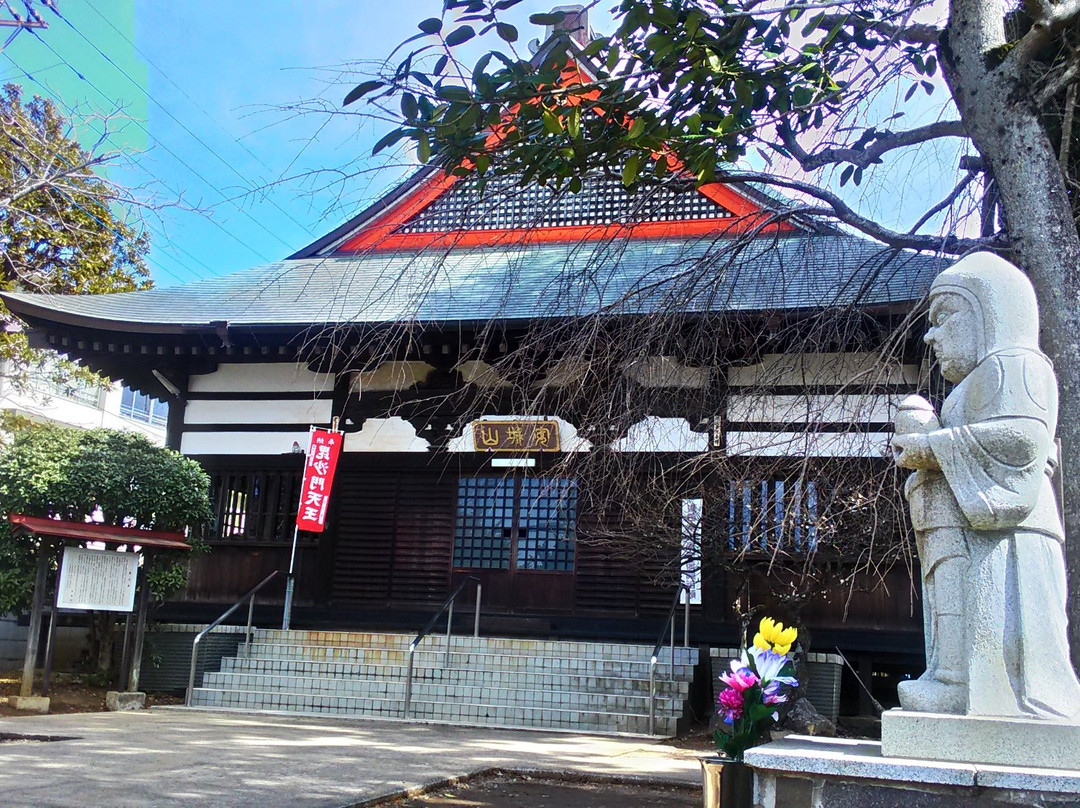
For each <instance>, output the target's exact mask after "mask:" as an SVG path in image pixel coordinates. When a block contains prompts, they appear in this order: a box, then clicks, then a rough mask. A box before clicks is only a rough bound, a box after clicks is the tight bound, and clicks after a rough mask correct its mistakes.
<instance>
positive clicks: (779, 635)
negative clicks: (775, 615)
mask: <svg viewBox="0 0 1080 808" xmlns="http://www.w3.org/2000/svg"><path fill="white" fill-rule="evenodd" d="M797 636H799V630H798V629H797V628H795V627H794V626H792V627H791V628H784V624H783V623H777V622H776V621H774V620H773V619H772V618H771V617H763V618H762V619H761V624H760V625H759V626H758V633H757V634H755V635H754V647H755V648H757V649H759V650H761V651H774V652H776V653H777V654H780V655H781V656H784V655H785V654H787V653H788V651H790V650H791V646H792V643H794V642H795V638H796V637H797Z"/></svg>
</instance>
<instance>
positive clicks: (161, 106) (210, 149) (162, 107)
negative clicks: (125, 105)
mask: <svg viewBox="0 0 1080 808" xmlns="http://www.w3.org/2000/svg"><path fill="white" fill-rule="evenodd" d="M52 11H53V13H54V14H56V16H57V17H59V18H60V19H61V20H63V21H64V24H65V25H67V27H68V28H70V29H71V30H72V31H74V32H75V33H76V34H78V35H79V37H80V38H81V39H82V40H83V42H85V43H86V44H87V45H89V46H90V47H91V48H93V49H94V50H95V51H97V53H98V54H99V55H100V56H101V58H103V59H104V60H105V61H106V62H108V63H109V64H110V65H112V66H113V67H114V68H116V70H117V71H118V72H119V73H120V74H121V75H122V76H123V77H124V78H125V79H127V80H128V82H129V83H130V84H131V85H132V86H133V87H135V88H136V89H137V90H140V91H144V92H145V88H144V87H142V86H141V85H140V84H139V83H138V82H137V81H135V79H133V78H132V77H131V75H130V74H129V73H128V72H127V71H126V70H124V68H122V67H121V66H120V65H118V64H117V63H116V62H115V61H114V60H113V59H112V57H110V56H109V55H108V54H107V53H105V52H104V51H103V50H102V49H101V48H99V47H98V46H97V45H96V44H94V42H92V41H91V40H90V39H89V38H87V36H86V35H85V34H84V33H83V32H82V31H80V30H79V29H78V28H76V27H75V25H74V23H72V22H71V20H69V19H68V18H67V17H65V16H63V15H62V14H61V13H60V12H59V11H58V10H57V9H55V8H54V9H52ZM94 11H95V12H97V9H94ZM97 13H98V15H99V16H100V12H97ZM102 19H104V17H102ZM106 22H108V20H106ZM110 25H111V23H110ZM113 30H117V29H116V28H115V26H114V27H113ZM117 33H120V32H119V31H118V30H117ZM121 36H123V34H121ZM124 38H125V39H127V37H124ZM127 41H128V42H129V43H131V40H127ZM131 44H132V47H134V43H131ZM136 50H138V49H137V48H136ZM154 69H155V70H157V71H158V72H159V73H161V74H162V75H165V74H164V72H162V70H161V69H160V68H158V67H157V66H156V65H155V66H154ZM166 78H168V77H166ZM170 82H171V83H172V84H173V85H174V86H178V85H176V83H175V82H172V81H171V79H170ZM147 98H149V99H150V101H151V102H152V103H154V104H155V105H157V107H158V108H159V109H160V110H161V111H162V112H164V113H165V114H166V115H168V116H169V118H171V119H172V121H173V122H174V123H175V124H176V125H177V126H179V127H180V128H181V129H183V130H184V131H185V132H187V133H188V134H189V135H190V136H191V137H192V138H193V139H194V140H195V141H196V142H197V143H198V144H199V145H200V146H202V147H203V148H204V149H206V150H207V151H208V152H209V153H210V154H211V155H213V156H214V157H215V158H216V159H217V160H218V161H219V162H220V163H221V164H222V165H224V166H225V167H226V168H227V169H229V171H231V172H232V173H233V174H235V175H236V176H237V177H239V178H240V181H241V182H243V183H244V184H245V186H246V185H247V183H248V182H250V179H249V178H248V177H245V176H244V175H243V174H241V173H240V172H239V171H237V170H236V167H235V166H234V165H232V163H230V162H229V161H228V160H226V159H225V158H224V157H222V156H221V155H220V154H219V153H218V152H217V151H216V150H215V149H214V148H213V147H211V146H210V145H209V144H208V143H206V141H204V140H203V139H202V138H201V137H199V136H198V135H197V134H196V133H195V132H193V131H191V129H190V128H188V126H187V124H185V123H184V122H183V121H181V120H180V119H179V118H177V117H176V116H175V115H173V114H172V112H171V111H169V109H168V108H167V107H166V106H165V105H164V104H162V103H161V102H160V101H158V100H157V99H156V98H154V97H153V96H152V95H150V94H147ZM204 114H205V111H204ZM223 131H224V130H223ZM234 140H235V138H234ZM236 142H237V143H239V141H236ZM248 153H249V154H251V152H250V150H249V151H248ZM252 156H253V157H254V156H255V155H252ZM255 159H256V160H258V158H257V157H256V158H255ZM263 167H264V168H267V170H268V171H269V170H270V169H269V168H268V167H267V166H265V165H263ZM254 190H255V189H253V188H250V189H249V192H254ZM227 201H232V200H227ZM266 201H267V202H269V203H270V204H271V205H273V206H274V207H275V208H277V210H278V211H280V212H281V213H282V214H283V215H284V216H285V217H286V218H288V219H289V221H291V222H292V223H293V224H295V225H296V226H297V227H299V228H300V229H301V230H303V231H304V232H305V233H307V234H308V236H310V235H311V232H310V231H309V230H308V229H307V228H306V227H305V226H304V225H303V224H301V223H300V222H298V221H297V220H296V219H295V218H293V216H292V214H290V213H289V212H288V211H287V210H285V209H284V208H282V207H281V206H280V205H279V204H277V202H275V201H274V200H273V199H270V197H266ZM253 221H255V222H256V224H258V225H259V226H260V227H262V228H263V229H264V230H266V232H267V233H269V234H270V235H271V236H273V237H274V238H276V239H278V241H281V243H282V244H284V245H285V246H286V247H289V246H290V245H289V244H288V242H286V241H284V240H282V239H281V238H279V237H278V235H277V234H276V233H274V232H272V231H271V230H269V229H267V228H266V227H265V226H264V225H262V223H261V222H258V220H255V219H253Z"/></svg>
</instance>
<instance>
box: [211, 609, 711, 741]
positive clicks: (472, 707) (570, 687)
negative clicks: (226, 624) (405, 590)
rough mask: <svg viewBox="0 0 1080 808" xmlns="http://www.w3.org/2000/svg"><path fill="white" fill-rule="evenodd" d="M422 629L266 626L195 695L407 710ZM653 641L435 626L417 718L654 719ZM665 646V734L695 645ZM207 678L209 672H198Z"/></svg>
mask: <svg viewBox="0 0 1080 808" xmlns="http://www.w3.org/2000/svg"><path fill="white" fill-rule="evenodd" d="M411 639H412V635H406V634H376V633H366V632H330V631H276V630H263V629H260V630H258V631H257V632H256V633H255V634H254V636H253V637H252V641H251V643H250V644H242V645H241V646H240V648H239V652H238V655H237V656H236V657H227V658H225V659H223V660H222V665H221V670H220V671H218V672H208V673H206V674H204V675H203V680H202V684H201V686H200V687H196V688H195V690H194V691H193V693H192V700H191V704H192V706H193V707H217V708H225V709H232V710H265V711H276V712H292V713H303V714H319V715H353V716H370V717H373V718H404V717H406V716H405V715H404V699H405V679H406V667H407V661H408V650H407V649H408V645H409V642H410V640H411ZM651 653H652V648H651V647H649V646H644V645H629V644H623V643H591V642H571V641H552V640H524V639H510V638H503V637H478V638H474V637H468V636H466V637H453V638H452V640H451V645H450V653H449V655H447V653H446V637H445V636H442V637H440V636H434V635H429V636H428V637H426V638H425V639H424V640H423V642H422V643H421V644H420V646H419V647H418V648H417V650H416V651H415V653H414V656H415V660H414V669H413V685H412V700H411V704H410V709H409V715H408V716H407V717H408V718H409V719H412V720H416V721H423V722H429V723H439V724H459V725H469V726H484V727H522V728H536V729H559V730H574V731H579V732H597V733H634V734H646V733H648V731H649V657H650V654H651ZM670 656H671V652H670V651H669V650H668V649H667V648H666V647H665V648H664V649H662V651H661V653H660V661H659V662H658V664H657V666H656V683H657V688H656V691H657V698H656V722H655V734H656V735H662V736H671V735H674V734H675V732H676V727H677V724H678V722H679V720H680V719H681V718H682V717H683V715H684V709H685V703H686V699H687V697H688V695H689V690H690V682H691V681H692V680H693V676H694V666H695V665H696V664H697V659H698V651H697V649H696V648H676V649H675V659H674V662H675V664H674V666H672V665H671V664H670V662H671V659H670ZM197 684H198V683H197Z"/></svg>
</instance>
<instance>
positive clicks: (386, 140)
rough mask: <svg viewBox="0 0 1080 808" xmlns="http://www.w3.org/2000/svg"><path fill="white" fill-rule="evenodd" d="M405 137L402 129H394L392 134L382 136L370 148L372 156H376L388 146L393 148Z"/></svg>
mask: <svg viewBox="0 0 1080 808" xmlns="http://www.w3.org/2000/svg"><path fill="white" fill-rule="evenodd" d="M403 137H405V130H404V129H395V130H394V131H393V132H389V133H387V134H386V135H384V136H383V137H382V138H381V139H380V140H379V142H378V143H376V144H375V145H374V146H373V147H372V148H371V153H372V155H376V154H378V153H379V152H381V151H382V150H383V149H385V148H386V147H388V146H393V145H394V144H395V143H397V142H398V141H399V140H401V139H402V138H403Z"/></svg>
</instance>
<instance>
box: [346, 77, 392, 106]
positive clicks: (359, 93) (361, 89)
mask: <svg viewBox="0 0 1080 808" xmlns="http://www.w3.org/2000/svg"><path fill="white" fill-rule="evenodd" d="M382 86H383V83H382V82H381V81H365V82H363V83H362V84H357V85H356V86H355V87H353V88H352V89H351V90H349V92H348V94H347V95H346V96H345V100H344V101H343V102H342V106H344V107H347V106H349V104H351V103H353V102H354V101H358V100H359V99H361V98H363V97H364V96H365V95H367V94H368V93H371V92H374V91H375V90H378V89H379V88H380V87H382Z"/></svg>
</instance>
